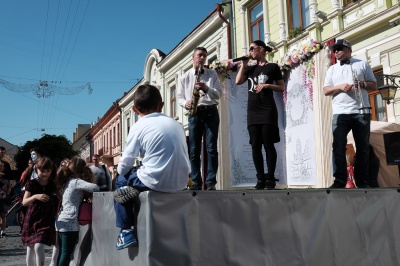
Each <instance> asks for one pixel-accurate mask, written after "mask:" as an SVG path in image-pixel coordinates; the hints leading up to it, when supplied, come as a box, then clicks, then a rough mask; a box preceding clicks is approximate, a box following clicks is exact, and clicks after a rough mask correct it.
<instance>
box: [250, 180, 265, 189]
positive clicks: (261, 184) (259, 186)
mask: <svg viewBox="0 0 400 266" xmlns="http://www.w3.org/2000/svg"><path fill="white" fill-rule="evenodd" d="M264 188H265V181H264V180H263V181H260V180H258V181H257V184H256V185H255V187H254V188H253V189H255V190H262V189H264Z"/></svg>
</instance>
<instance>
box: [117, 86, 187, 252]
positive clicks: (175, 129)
mask: <svg viewBox="0 0 400 266" xmlns="http://www.w3.org/2000/svg"><path fill="white" fill-rule="evenodd" d="M133 102H134V106H133V110H134V111H135V113H137V114H138V115H140V116H141V118H140V120H139V121H138V122H137V123H135V124H134V125H133V127H132V128H131V130H130V132H129V135H128V139H127V143H126V147H125V149H124V152H123V154H122V157H121V159H120V161H119V164H118V173H119V174H120V175H119V176H118V177H117V181H116V183H115V185H116V190H115V191H114V197H115V200H116V201H115V202H114V208H115V214H116V218H117V219H116V224H117V227H119V228H120V229H121V230H120V233H119V234H118V239H117V245H116V248H117V249H118V250H120V249H123V248H127V247H129V246H131V245H136V244H137V240H136V237H135V233H134V230H133V226H134V224H133V222H134V213H133V207H134V202H135V199H137V197H138V195H139V193H140V192H142V191H146V190H155V191H160V192H175V191H178V190H183V189H185V187H186V185H187V177H188V175H189V171H190V166H189V158H188V152H187V145H186V137H185V132H184V130H183V127H182V125H181V124H179V123H178V122H177V121H176V120H174V119H173V118H171V117H168V116H166V115H164V114H162V113H161V110H162V108H163V106H164V103H163V102H162V100H161V94H160V91H159V90H158V89H157V88H156V87H154V86H151V85H141V86H139V87H138V88H137V90H136V92H135V94H134V96H133ZM138 156H140V157H141V158H143V161H142V163H143V165H142V166H140V167H139V168H138V170H137V171H132V167H133V164H134V162H135V159H136V157H138Z"/></svg>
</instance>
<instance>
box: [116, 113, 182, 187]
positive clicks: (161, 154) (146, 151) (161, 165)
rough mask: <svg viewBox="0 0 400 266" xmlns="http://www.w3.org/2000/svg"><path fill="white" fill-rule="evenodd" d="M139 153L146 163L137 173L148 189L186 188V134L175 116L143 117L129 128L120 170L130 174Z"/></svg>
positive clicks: (119, 165)
mask: <svg viewBox="0 0 400 266" xmlns="http://www.w3.org/2000/svg"><path fill="white" fill-rule="evenodd" d="M138 156H140V157H142V158H143V160H142V164H143V165H142V166H141V167H140V168H139V169H138V171H137V175H138V178H139V179H140V181H142V183H143V184H144V185H146V186H147V187H148V188H150V189H152V190H155V191H161V192H176V191H179V190H183V189H184V188H185V187H186V185H187V180H188V176H189V172H190V164H189V157H188V151H187V144H186V136H185V132H184V130H183V127H182V125H181V124H180V123H178V122H177V121H176V120H175V119H173V118H171V117H168V116H166V115H164V114H162V113H152V114H149V115H146V116H143V117H142V118H140V119H139V121H138V122H137V123H135V124H134V125H133V126H132V127H131V129H130V132H129V135H128V139H127V143H126V146H125V149H124V151H123V153H122V156H121V159H120V161H119V164H118V168H117V170H118V173H119V174H122V175H125V174H126V173H128V171H129V169H131V167H132V166H133V165H134V163H135V160H136V157H138Z"/></svg>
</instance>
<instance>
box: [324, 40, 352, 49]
mask: <svg viewBox="0 0 400 266" xmlns="http://www.w3.org/2000/svg"><path fill="white" fill-rule="evenodd" d="M339 46H346V47H349V48H350V49H351V43H350V42H349V41H348V40H345V39H338V40H336V42H335V44H332V45H330V46H329V49H330V50H335V48H337V47H339Z"/></svg>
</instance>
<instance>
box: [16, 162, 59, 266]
mask: <svg viewBox="0 0 400 266" xmlns="http://www.w3.org/2000/svg"><path fill="white" fill-rule="evenodd" d="M36 170H37V174H38V176H37V178H35V179H31V180H28V181H27V183H26V184H25V193H24V197H23V200H22V205H23V206H27V210H26V214H25V217H24V224H23V228H22V237H21V238H22V243H23V244H24V245H25V246H26V247H27V252H26V265H27V266H35V261H36V265H44V261H45V252H44V246H45V245H47V246H51V245H54V244H55V235H56V234H55V233H56V232H55V220H56V211H57V205H58V200H57V196H56V187H55V183H54V178H55V176H56V168H55V166H54V165H53V162H52V161H51V160H50V159H49V158H47V157H41V158H40V159H39V160H37V162H36Z"/></svg>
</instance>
